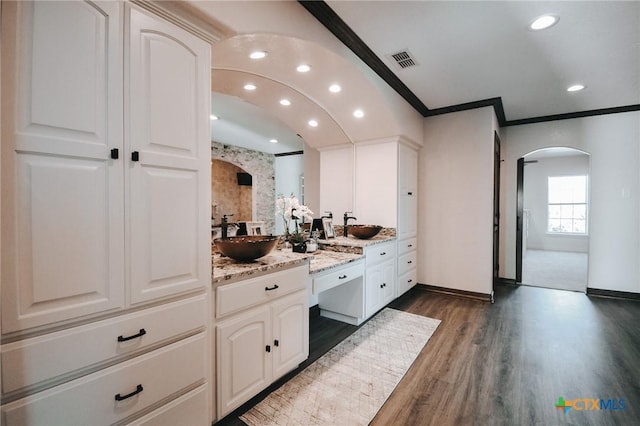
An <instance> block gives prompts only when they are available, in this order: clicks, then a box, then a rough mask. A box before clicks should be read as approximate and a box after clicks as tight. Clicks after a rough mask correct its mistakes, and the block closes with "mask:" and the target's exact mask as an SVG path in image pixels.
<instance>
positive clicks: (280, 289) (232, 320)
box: [216, 264, 309, 418]
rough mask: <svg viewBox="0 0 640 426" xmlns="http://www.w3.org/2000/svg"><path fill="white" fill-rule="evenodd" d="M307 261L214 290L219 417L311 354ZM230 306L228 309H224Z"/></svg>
mask: <svg viewBox="0 0 640 426" xmlns="http://www.w3.org/2000/svg"><path fill="white" fill-rule="evenodd" d="M308 270H309V266H308V265H306V264H305V265H303V266H300V267H296V268H293V269H289V270H284V271H279V272H275V273H271V274H267V275H264V276H260V277H257V278H252V279H248V280H245V281H240V282H237V283H232V284H227V285H222V286H220V287H218V288H217V289H216V300H217V304H218V305H217V306H219V307H222V308H224V309H221V310H216V312H217V319H216V371H217V372H218V377H217V398H218V399H217V404H218V407H217V408H218V409H217V413H218V416H219V417H218V418H222V417H224V416H225V415H227V414H229V413H230V412H231V411H233V410H234V409H236V408H238V407H239V406H240V405H242V404H243V403H244V402H246V401H248V400H249V399H250V398H251V397H253V396H255V395H256V394H257V393H258V392H260V391H261V390H263V389H264V388H266V387H267V386H269V385H270V384H271V383H273V381H275V380H277V379H278V378H280V377H282V376H283V375H284V374H286V373H288V372H289V371H291V370H293V369H295V368H296V367H297V366H298V365H299V364H300V363H301V362H302V361H304V360H305V359H307V357H308V356H309V305H308V296H307V291H306V284H307V280H308ZM227 306H230V308H227Z"/></svg>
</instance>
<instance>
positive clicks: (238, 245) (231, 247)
mask: <svg viewBox="0 0 640 426" xmlns="http://www.w3.org/2000/svg"><path fill="white" fill-rule="evenodd" d="M279 238H280V237H278V236H277V235H243V236H240V237H228V238H216V239H215V240H213V242H214V244H215V245H216V247H217V248H218V250H220V253H222V254H224V255H225V256H227V257H230V258H231V259H233V260H238V261H241V262H249V261H251V260H255V259H257V258H259V257H262V256H266V255H267V254H269V253H270V252H271V250H273V248H274V247H275V246H276V244H278V239H279Z"/></svg>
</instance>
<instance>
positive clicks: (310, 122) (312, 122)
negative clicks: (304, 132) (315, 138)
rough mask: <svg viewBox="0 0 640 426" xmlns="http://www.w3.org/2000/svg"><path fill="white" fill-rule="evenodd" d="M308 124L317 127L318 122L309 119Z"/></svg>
mask: <svg viewBox="0 0 640 426" xmlns="http://www.w3.org/2000/svg"><path fill="white" fill-rule="evenodd" d="M309 126H311V127H318V122H317V121H316V120H309Z"/></svg>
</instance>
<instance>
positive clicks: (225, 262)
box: [211, 249, 364, 286]
mask: <svg viewBox="0 0 640 426" xmlns="http://www.w3.org/2000/svg"><path fill="white" fill-rule="evenodd" d="M363 258H364V255H363V254H357V253H345V252H337V251H328V250H317V251H316V252H314V253H293V252H292V251H291V250H290V249H289V250H286V249H285V250H274V251H272V252H271V253H269V254H268V255H266V256H264V257H261V258H259V259H256V260H254V261H253V262H236V261H235V260H233V259H230V258H228V257H223V256H220V255H219V254H215V255H213V256H212V263H213V274H212V277H211V283H212V284H213V285H214V286H215V285H216V284H217V285H219V284H220V283H222V282H224V281H229V280H234V281H235V280H237V279H238V278H244V277H249V276H251V275H255V274H260V273H265V272H268V271H272V270H276V269H281V268H286V267H290V266H298V265H302V264H304V263H305V262H306V261H309V273H310V274H315V273H317V272H322V271H326V270H328V269H331V268H335V267H336V266H340V265H344V264H347V263H351V262H355V261H356V260H360V259H363Z"/></svg>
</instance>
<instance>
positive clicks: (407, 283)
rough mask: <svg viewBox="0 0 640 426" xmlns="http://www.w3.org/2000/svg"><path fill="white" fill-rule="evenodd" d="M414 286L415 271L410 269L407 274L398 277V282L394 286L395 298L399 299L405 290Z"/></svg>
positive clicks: (415, 280)
mask: <svg viewBox="0 0 640 426" xmlns="http://www.w3.org/2000/svg"><path fill="white" fill-rule="evenodd" d="M416 284H417V275H416V270H415V269H412V270H410V271H409V272H407V273H405V274H403V275H400V276H399V277H398V282H397V284H396V288H397V292H396V297H400V296H401V295H403V294H404V293H406V292H407V290H409V289H411V288H412V287H413V286H415V285H416Z"/></svg>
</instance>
